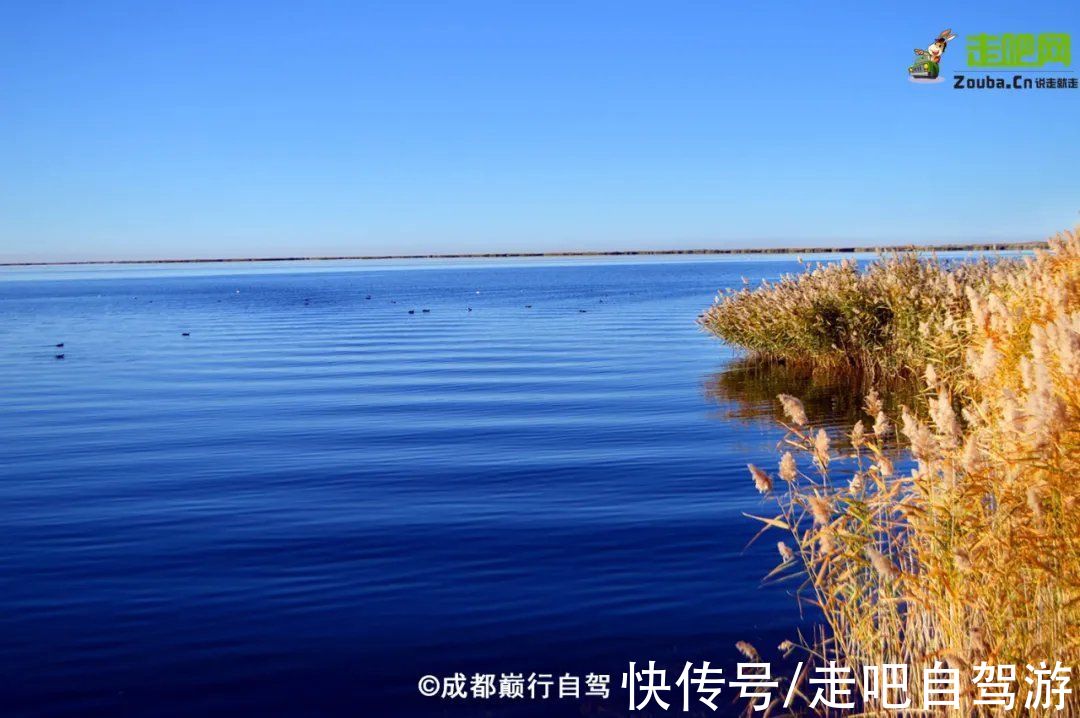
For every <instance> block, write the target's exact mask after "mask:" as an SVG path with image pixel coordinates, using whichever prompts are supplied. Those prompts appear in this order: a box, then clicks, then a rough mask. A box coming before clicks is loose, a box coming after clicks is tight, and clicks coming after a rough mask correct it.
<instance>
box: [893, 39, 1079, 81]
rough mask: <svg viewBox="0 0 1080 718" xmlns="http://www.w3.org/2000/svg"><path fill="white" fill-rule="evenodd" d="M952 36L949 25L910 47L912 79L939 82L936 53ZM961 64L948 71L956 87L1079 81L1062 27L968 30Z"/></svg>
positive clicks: (941, 53)
mask: <svg viewBox="0 0 1080 718" xmlns="http://www.w3.org/2000/svg"><path fill="white" fill-rule="evenodd" d="M955 39H956V34H955V33H954V32H953V31H952V30H942V31H941V34H939V35H938V36H937V38H936V39H935V40H934V41H933V42H932V43H930V45H929V46H928V47H927V48H926V49H925V50H923V49H922V48H916V50H915V60H914V61H913V62H912V63H911V65H910V66H908V77H909V78H910V79H911V81H912V82H920V83H922V82H941V81H942V79H943V78H941V77H940V75H941V64H942V58H943V56H944V54H945V49H946V48H947V47H948V45H949V43H950V42H952V41H953V40H955ZM965 40H966V42H967V48H966V50H967V52H966V59H967V67H964V68H961V69H959V70H957V71H956V74H954V75H953V78H952V80H953V88H954V89H957V90H969V89H980V90H981V89H989V90H1034V89H1039V90H1042V89H1047V90H1061V89H1077V87H1078V86H1080V82H1078V80H1077V77H1076V75H1075V73H1074V72H1073V70H1072V37H1071V36H1070V35H1069V33H1065V32H1043V33H1011V32H1008V33H1001V34H997V35H992V34H989V33H985V32H982V33H977V34H974V35H968V36H967V37H966V38H965Z"/></svg>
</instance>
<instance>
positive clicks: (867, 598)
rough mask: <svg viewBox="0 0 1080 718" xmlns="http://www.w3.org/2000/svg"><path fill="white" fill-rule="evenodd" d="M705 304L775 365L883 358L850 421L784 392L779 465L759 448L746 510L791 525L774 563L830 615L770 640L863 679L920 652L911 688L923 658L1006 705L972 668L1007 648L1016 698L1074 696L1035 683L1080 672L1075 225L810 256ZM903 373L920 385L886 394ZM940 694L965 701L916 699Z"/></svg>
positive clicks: (814, 366) (1079, 238) (819, 365)
mask: <svg viewBox="0 0 1080 718" xmlns="http://www.w3.org/2000/svg"><path fill="white" fill-rule="evenodd" d="M699 322H700V324H701V326H702V328H703V329H704V330H706V331H708V332H711V333H712V334H714V335H716V336H717V337H719V338H721V339H723V340H725V341H727V342H729V343H733V344H736V345H739V346H741V347H743V348H745V349H748V350H750V356H751V357H752V358H753V360H755V361H758V362H761V363H762V364H769V363H773V364H782V365H784V366H785V367H789V366H803V367H808V368H810V369H811V370H816V371H824V372H826V373H828V372H837V371H851V372H854V373H859V374H860V375H862V376H868V377H870V379H869V382H870V384H869V385H870V388H869V390H868V391H867V393H866V396H865V398H864V400H863V402H862V412H861V413H862V416H861V418H860V419H859V420H857V421H855V422H854V423H852V424H851V425H849V426H847V427H842V428H841V429H836V428H823V427H821V426H820V425H815V422H814V417H813V416H812V413H813V412H812V409H811V411H809V412H808V411H807V406H809V404H807V405H804V404H803V402H802V401H801V400H800V398H798V397H795V396H791V395H788V394H780V395H779V396H778V397H777V400H778V401H779V405H780V407H781V408H782V410H783V412H784V419H782V420H781V424H782V426H783V428H784V430H785V432H786V433H785V436H784V438H783V439H782V440H781V442H780V445H779V449H778V453H779V454H780V458H779V461H778V464H777V467H776V469H775V470H774V471H766V470H764V469H762V468H759V467H757V466H753V465H750V466H749V467H748V468H749V471H750V478H751V479H752V480H753V483H754V485H755V486H756V488H757V489H758V491H760V492H761V493H762V494H764V495H765V496H766V497H767V503H766V505H767V506H772V507H775V511H774V512H768V514H767V515H765V516H753V517H751V518H754V519H757V520H759V521H761V522H762V523H763V524H764V528H763V529H762V532H765V531H767V530H769V529H774V530H775V529H779V530H780V531H781V532H782V534H783V535H784V540H781V541H780V542H779V543H778V544H777V551H778V553H779V560H778V565H777V567H776V568H775V569H773V571H772V572H771V573H770V574H769V575H768V577H767V579H768V580H769V581H780V580H792V581H795V582H796V584H797V585H799V589H798V591H797V592H796V595H797V597H798V600H799V601H801V602H805V603H808V604H811V605H814V606H816V607H817V608H818V609H819V610H820V612H821V616H822V618H823V621H824V625H823V626H822V627H821V629H820V630H819V631H818V632H816V633H815V635H813V636H809V637H806V636H802V635H799V636H793V637H792V640H789V641H785V642H784V643H783V644H781V645H780V646H779V647H778V650H779V651H780V652H781V653H783V654H784V656H785V657H787V656H788V655H790V654H792V653H797V654H799V655H800V657H801V658H804V659H805V660H807V661H809V662H810V663H812V664H815V665H820V664H823V663H827V662H828V661H830V660H836V661H838V662H841V663H843V664H845V665H848V666H853V667H855V669H854V671H853V677H854V678H855V679H856V681H857V682H858V683H859V687H860V689H865V688H867V686H865V685H863V681H864V680H865V676H864V674H863V673H862V670H861V667H863V666H881V665H883V664H889V663H894V664H903V665H906V666H909V671H910V672H909V676H911V677H912V679H911V680H910V681H909V686H910V688H909V693H908V694H907V696H908V697H910V699H911V701H912V703H911V705H912V706H913V707H916V706H923V705H925V704H924V703H923V698H924V696H922V695H921V690H922V682H921V681H920V680H918V678H920V677H922V676H923V675H924V674H923V671H924V670H935V669H954V670H957V671H959V675H960V676H962V678H961V680H960V683H961V686H962V688H961V693H960V701H961V708H962V710H961V712H960V713H959V715H997V714H999V713H1001V714H1006V713H1011V710H1005V709H1004V708H1000V707H990V706H986V705H980V704H977V703H976V702H975V701H976V699H977V698H980V697H984V696H980V695H979V694H978V693H977V692H976V691H977V686H976V684H975V681H977V680H979V679H980V678H981V679H982V682H983V683H993V682H996V681H1004V680H1005V678H1004V677H1002V676H1001V675H1000V674H998V673H995V672H993V671H996V670H997V666H999V665H1005V666H1008V665H1014V666H1015V667H1016V668H1015V670H1016V675H1015V679H1014V682H1013V688H1014V689H1015V691H1016V698H1015V700H1016V706H1015V708H1013V709H1012V710H1023V711H1025V713H1027V714H1029V715H1057V716H1077V715H1080V691H1075V690H1074V691H1073V693H1072V694H1071V695H1067V696H1065V695H1055V696H1049V695H1047V696H1045V699H1046V702H1043V699H1042V697H1037V698H1036V700H1035V702H1034V705H1032V704H1030V703H1028V701H1030V700H1031V699H1030V697H1029V691H1028V687H1029V685H1030V684H1029V683H1026V682H1025V676H1028V677H1029V678H1028V679H1027V680H1032V677H1033V673H1032V671H1031V669H1032V668H1034V669H1035V670H1042V669H1045V670H1047V671H1055V670H1058V672H1057V673H1054V675H1055V676H1057V679H1060V678H1061V677H1062V675H1063V674H1062V673H1061V672H1060V670H1059V669H1060V667H1069V668H1068V670H1071V671H1072V674H1071V675H1068V677H1069V679H1070V682H1071V685H1073V686H1075V684H1076V681H1077V679H1078V676H1077V675H1076V673H1075V671H1076V670H1077V663H1078V659H1080V481H1078V480H1077V477H1078V476H1080V234H1078V233H1077V232H1064V233H1061V234H1059V235H1057V236H1056V237H1054V238H1052V239H1051V240H1050V241H1049V243H1048V244H1047V247H1046V249H1037V250H1036V251H1035V252H1034V254H1033V256H1027V257H1023V258H1020V259H1000V260H999V261H996V262H994V261H986V260H976V261H962V262H947V261H944V260H941V259H939V258H934V257H929V258H928V257H925V256H918V255H911V254H907V255H896V256H891V257H884V258H881V259H879V260H877V261H876V262H874V263H872V264H870V265H869V266H868V267H865V268H863V269H861V270H860V269H859V268H858V267H856V266H855V265H854V263H853V262H851V261H850V260H844V261H842V262H839V263H832V264H814V265H809V266H807V268H806V270H805V272H803V273H801V274H798V275H788V276H785V277H783V278H782V279H780V280H779V281H777V282H765V283H762V285H761V286H760V287H757V288H751V287H749V286H747V287H745V288H743V289H742V290H738V291H731V292H727V293H723V294H721V295H720V296H718V297H717V301H716V303H715V304H714V305H713V306H712V307H711V308H710V309H709V310H707V311H706V312H705V313H704V314H703V315H702V316H701V318H700V319H699ZM898 376H899V377H902V381H903V383H905V384H906V385H908V386H911V387H914V389H915V392H914V393H913V394H908V395H906V396H905V398H904V401H906V402H908V403H909V404H910V406H908V405H904V406H901V407H899V409H898V410H893V409H891V408H890V407H891V406H893V405H894V404H891V403H888V402H887V401H886V399H888V398H889V396H888V395H889V394H890V393H893V392H894V391H895V389H894V383H893V382H894V380H895V378H896V377H898ZM879 390H880V391H879ZM881 392H885V398H884V399H883V396H882V393H881ZM808 414H810V415H808ZM1059 662H1060V664H1059ZM1048 675H1049V674H1048ZM795 690H796V691H797V692H799V694H800V695H801V694H802V692H803V690H805V687H802V688H800V687H799V686H796V687H795ZM860 692H861V693H862V694H863V695H864V696H865V695H867V693H866V691H865V690H861V691H860ZM804 697H805V696H804ZM894 698H895V699H897V700H903V699H904V696H894ZM878 701H879V702H874V701H868V702H867V704H866V705H865V706H862V708H863V709H864V714H876V713H879V712H884V708H885V706H883V705H881V704H880V697H879V698H878ZM1059 707H1060V710H1059ZM935 710H937V711H940V712H941V713H946V712H948V711H949V710H953V711H954V713H950V714H955V709H947V708H939V709H934V708H931V709H930V710H927V711H920V712H922V713H925V714H935Z"/></svg>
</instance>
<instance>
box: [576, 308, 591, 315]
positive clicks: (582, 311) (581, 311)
mask: <svg viewBox="0 0 1080 718" xmlns="http://www.w3.org/2000/svg"><path fill="white" fill-rule="evenodd" d="M587 311H589V310H588V309H579V310H578V312H579V313H581V314H584V313H585V312H587Z"/></svg>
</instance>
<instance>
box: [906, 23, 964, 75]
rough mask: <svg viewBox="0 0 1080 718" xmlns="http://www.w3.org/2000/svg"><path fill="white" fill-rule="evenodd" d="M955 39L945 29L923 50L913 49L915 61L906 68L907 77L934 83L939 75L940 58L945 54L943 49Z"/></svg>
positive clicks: (950, 31) (949, 31)
mask: <svg viewBox="0 0 1080 718" xmlns="http://www.w3.org/2000/svg"><path fill="white" fill-rule="evenodd" d="M955 39H956V34H955V33H954V32H953V31H952V30H950V29H948V28H946V29H944V30H942V31H941V33H940V34H939V35H938V36H937V38H935V39H934V41H933V42H932V43H930V45H929V46H928V47H927V48H926V49H925V50H923V49H922V48H918V47H917V48H915V61H914V62H912V63H911V65H909V66H908V70H907V71H908V76H909V77H910V78H911V79H912V80H918V81H928V80H929V81H935V80H937V79H938V75H940V74H941V58H942V56H943V55H944V54H945V48H947V47H948V46H949V43H950V42H952V41H953V40H955Z"/></svg>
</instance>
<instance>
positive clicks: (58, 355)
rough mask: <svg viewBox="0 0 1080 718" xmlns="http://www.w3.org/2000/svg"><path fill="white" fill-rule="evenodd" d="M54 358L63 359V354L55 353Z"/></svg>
mask: <svg viewBox="0 0 1080 718" xmlns="http://www.w3.org/2000/svg"><path fill="white" fill-rule="evenodd" d="M56 358H57V359H63V358H64V355H63V354H57V355H56Z"/></svg>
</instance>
